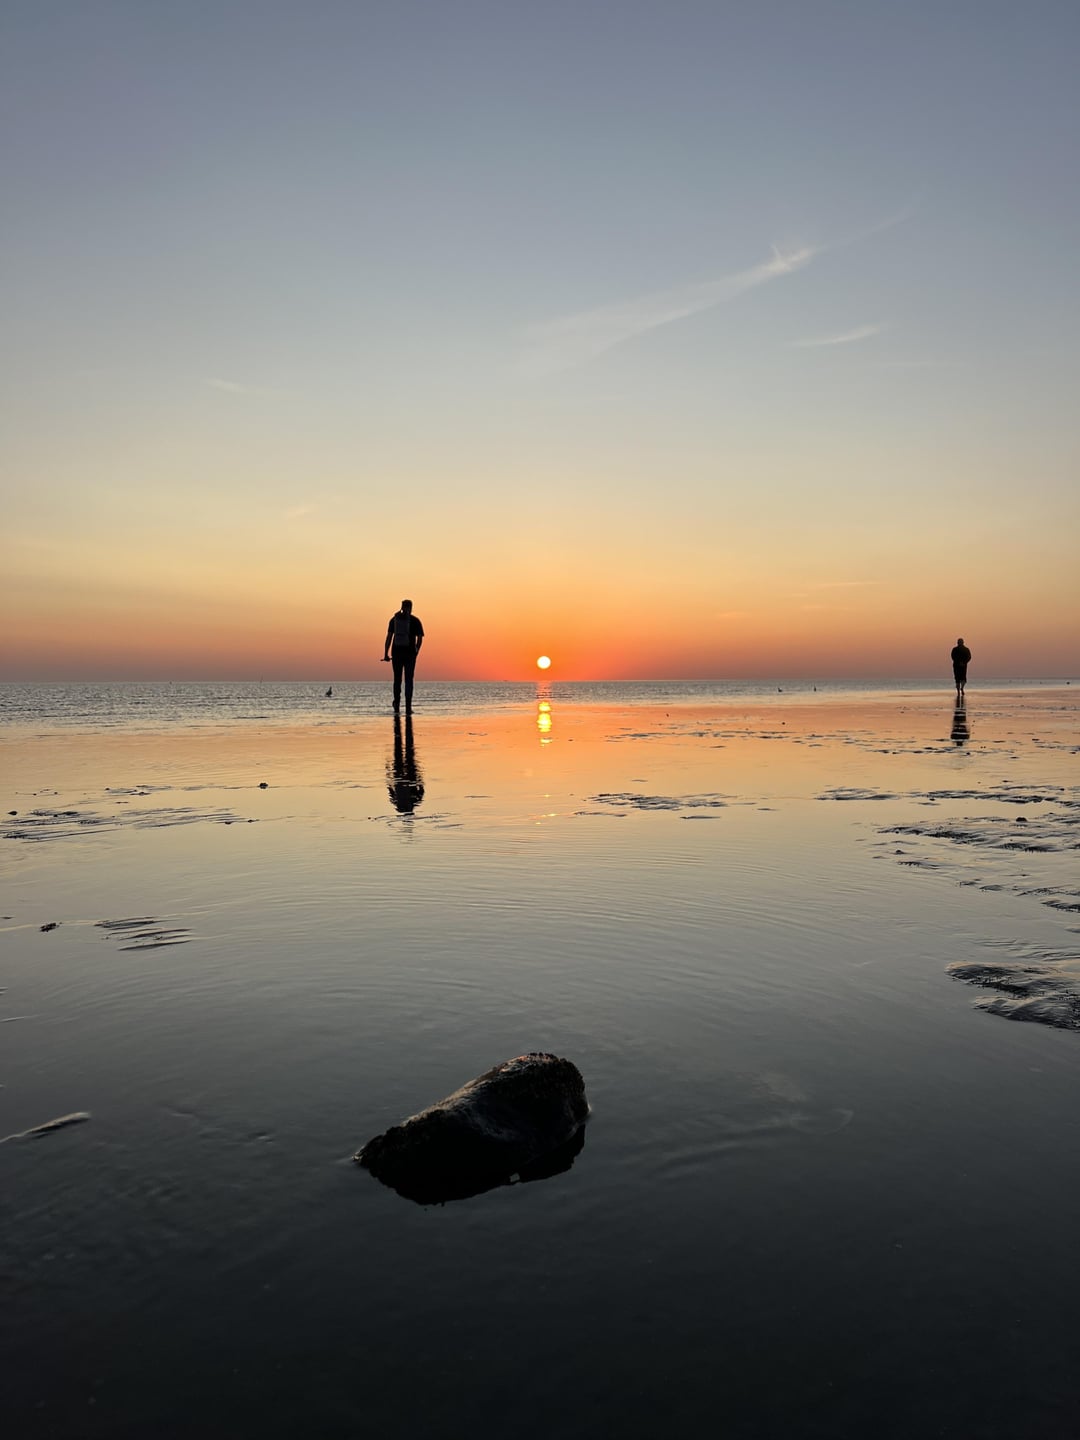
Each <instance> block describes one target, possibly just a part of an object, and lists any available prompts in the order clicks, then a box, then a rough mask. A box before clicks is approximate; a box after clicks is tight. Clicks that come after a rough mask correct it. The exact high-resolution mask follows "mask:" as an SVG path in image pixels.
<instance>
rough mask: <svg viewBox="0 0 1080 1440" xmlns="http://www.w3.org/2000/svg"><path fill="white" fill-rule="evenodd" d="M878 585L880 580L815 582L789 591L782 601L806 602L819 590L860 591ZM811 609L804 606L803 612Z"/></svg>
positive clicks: (819, 607) (821, 607)
mask: <svg viewBox="0 0 1080 1440" xmlns="http://www.w3.org/2000/svg"><path fill="white" fill-rule="evenodd" d="M880 584H881V581H880V580H815V581H813V582H812V583H811V584H809V585H807V587H806V589H805V590H790V591H789V592H788V593H787V594H786V595H785V596H784V599H785V600H808V599H809V598H810V596H811V595H812V594H816V593H817V592H818V591H819V590H862V589H865V588H866V587H867V586H869V585H880ZM811 608H814V607H811V606H805V605H804V606H803V609H804V610H805V609H811ZM816 608H818V609H823V608H824V607H823V606H818V607H816Z"/></svg>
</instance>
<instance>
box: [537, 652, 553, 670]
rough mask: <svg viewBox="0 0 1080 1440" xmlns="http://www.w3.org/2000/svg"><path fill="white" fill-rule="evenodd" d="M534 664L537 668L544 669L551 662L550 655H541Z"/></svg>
mask: <svg viewBox="0 0 1080 1440" xmlns="http://www.w3.org/2000/svg"><path fill="white" fill-rule="evenodd" d="M536 664H537V668H538V669H540V670H546V669H547V668H548V666H549V665H550V664H551V657H550V656H549V655H541V656H540V658H539V659H538V660H537V662H536Z"/></svg>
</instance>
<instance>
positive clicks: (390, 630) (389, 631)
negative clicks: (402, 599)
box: [382, 615, 394, 660]
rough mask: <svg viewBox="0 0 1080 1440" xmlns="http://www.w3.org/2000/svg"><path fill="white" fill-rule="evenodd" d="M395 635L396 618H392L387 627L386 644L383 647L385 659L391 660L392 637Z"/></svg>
mask: <svg viewBox="0 0 1080 1440" xmlns="http://www.w3.org/2000/svg"><path fill="white" fill-rule="evenodd" d="M393 633H394V617H393V616H392V615H391V616H390V623H389V625H387V627H386V644H385V645H384V646H383V657H382V658H383V659H384V660H389V659H390V637H391V636H392V635H393Z"/></svg>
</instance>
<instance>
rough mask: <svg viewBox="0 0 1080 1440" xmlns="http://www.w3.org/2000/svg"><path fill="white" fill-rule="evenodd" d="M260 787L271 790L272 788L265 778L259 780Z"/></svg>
mask: <svg viewBox="0 0 1080 1440" xmlns="http://www.w3.org/2000/svg"><path fill="white" fill-rule="evenodd" d="M259 789H260V790H269V789H270V786H269V785H268V784H267V783H266V781H265V780H260V781H259Z"/></svg>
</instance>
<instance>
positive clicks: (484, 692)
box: [0, 676, 1061, 730]
mask: <svg viewBox="0 0 1080 1440" xmlns="http://www.w3.org/2000/svg"><path fill="white" fill-rule="evenodd" d="M328 683H329V682H328ZM1060 684H1061V682H1060V681H1053V680H1046V681H1039V680H990V681H984V682H982V685H981V689H983V690H987V689H991V690H994V691H1000V690H1005V691H1008V690H1010V689H1018V688H1024V689H1028V688H1031V687H1033V686H1040V685H1060ZM326 688H327V687H326V685H317V684H313V683H309V682H306V681H299V680H298V681H262V680H259V681H252V680H246V681H220V680H213V681H196V680H187V681H177V682H175V683H168V682H164V681H156V680H155V681H135V680H130V681H117V682H112V683H107V684H102V683H94V684H90V683H85V684H82V683H71V682H66V683H62V684H61V683H56V684H18V683H14V682H7V683H0V726H3V725H33V726H35V727H38V728H41V729H51V728H55V727H60V726H64V727H80V728H81V727H91V728H94V729H106V728H117V729H124V730H144V729H159V728H163V727H178V726H179V727H183V728H191V727H194V726H206V727H219V726H231V725H252V724H257V723H259V722H262V723H264V724H267V723H270V724H275V723H276V724H319V723H339V722H342V721H347V720H349V719H354V718H359V717H370V716H375V715H383V714H385V713H386V710H387V708H388V696H389V685H388V683H387V682H385V681H384V682H381V683H380V682H376V681H371V680H363V681H352V682H344V683H338V684H334V685H333V691H334V693H333V696H332V697H331V698H330V699H327V697H326ZM927 690H930V691H942V690H944V691H946V692H948V690H949V682H948V677H944V678H943V677H941V676H938V677H933V678H929V679H926V680H905V681H893V680H890V681H884V680H865V681H852V680H820V681H813V680H777V681H760V682H759V681H745V680H647V681H630V682H628V681H609V682H592V683H584V682H582V683H560V682H558V681H551V682H548V681H539V682H536V683H524V682H517V683H511V682H505V683H501V684H500V683H480V682H472V683H465V682H446V681H435V682H428V681H424V682H423V683H421V682H420V681H419V680H418V682H417V710H418V712H419V711H420V710H423V711H424V712H426V713H429V714H444V715H447V714H449V715H469V714H477V713H490V712H492V711H495V710H505V709H512V708H514V707H520V706H522V705H526V704H529V703H531V702H532V701H534V700H535V698H536V695H537V692H538V691H542V692H543V693H544V694H545V695H547V696H548V697H549V698H550V699H552V700H554V701H557V702H558V703H559V704H561V705H623V706H641V705H700V704H703V703H710V702H718V703H725V702H731V701H738V700H744V701H754V702H761V703H769V704H772V703H784V704H787V703H790V702H791V701H792V700H793V699H796V698H802V699H807V698H810V697H811V696H813V695H814V694H815V693H817V694H819V695H821V696H823V697H826V696H834V697H835V696H841V695H852V696H870V695H882V694H897V693H908V694H917V693H919V692H922V691H927Z"/></svg>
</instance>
